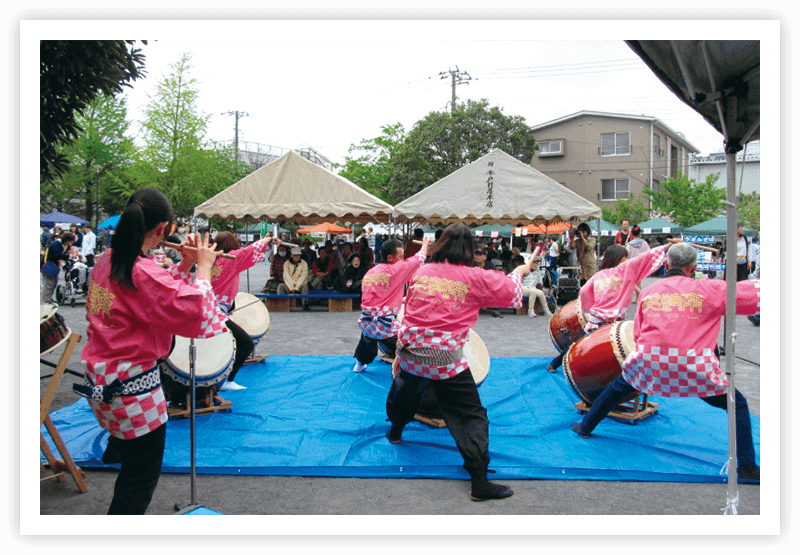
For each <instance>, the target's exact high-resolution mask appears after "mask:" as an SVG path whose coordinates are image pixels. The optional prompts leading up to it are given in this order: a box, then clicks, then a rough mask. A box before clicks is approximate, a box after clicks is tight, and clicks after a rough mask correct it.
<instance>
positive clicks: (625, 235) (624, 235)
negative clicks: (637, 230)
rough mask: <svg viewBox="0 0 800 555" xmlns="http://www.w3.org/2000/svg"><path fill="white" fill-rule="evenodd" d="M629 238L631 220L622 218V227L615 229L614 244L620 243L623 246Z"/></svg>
mask: <svg viewBox="0 0 800 555" xmlns="http://www.w3.org/2000/svg"><path fill="white" fill-rule="evenodd" d="M630 239H631V222H630V220H622V229H621V230H619V231H617V235H616V236H615V237H614V244H615V245H622V246H623V247H624V246H626V245H627V244H628V241H630Z"/></svg>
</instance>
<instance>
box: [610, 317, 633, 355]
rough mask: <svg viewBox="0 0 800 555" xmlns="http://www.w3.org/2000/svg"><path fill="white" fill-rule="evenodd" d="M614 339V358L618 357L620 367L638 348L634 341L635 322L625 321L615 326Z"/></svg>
mask: <svg viewBox="0 0 800 555" xmlns="http://www.w3.org/2000/svg"><path fill="white" fill-rule="evenodd" d="M611 333H612V337H613V338H614V342H613V345H614V356H616V357H617V360H618V361H619V363H620V365H622V363H623V362H625V359H626V358H627V357H628V355H629V354H631V353H632V352H633V350H634V349H635V348H636V342H635V341H634V340H633V322H632V321H631V320H624V321H622V322H617V323H615V324H614V330H613V331H612V332H611Z"/></svg>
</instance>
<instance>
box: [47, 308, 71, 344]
mask: <svg viewBox="0 0 800 555" xmlns="http://www.w3.org/2000/svg"><path fill="white" fill-rule="evenodd" d="M71 333H72V332H71V331H70V329H69V328H68V327H67V325H66V323H65V322H64V318H63V317H62V316H61V315H60V314H59V313H58V305H56V304H52V303H51V304H42V305H39V354H40V355H44V354H47V353H49V352H50V351H52V350H53V349H55V348H56V347H58V346H59V345H61V344H62V343H63V342H64V341H66V340H67V339H68V338H69V336H70V334H71Z"/></svg>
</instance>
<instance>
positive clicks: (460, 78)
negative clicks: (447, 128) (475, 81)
mask: <svg viewBox="0 0 800 555" xmlns="http://www.w3.org/2000/svg"><path fill="white" fill-rule="evenodd" d="M448 75H449V76H450V82H451V87H452V100H451V102H450V113H452V112H453V110H455V108H456V85H463V84H464V83H466V84H467V85H469V81H472V77H470V75H469V73H467V72H466V71H459V69H458V66H452V67H451V68H450V69H447V70H445V71H440V72H439V79H447V77H448Z"/></svg>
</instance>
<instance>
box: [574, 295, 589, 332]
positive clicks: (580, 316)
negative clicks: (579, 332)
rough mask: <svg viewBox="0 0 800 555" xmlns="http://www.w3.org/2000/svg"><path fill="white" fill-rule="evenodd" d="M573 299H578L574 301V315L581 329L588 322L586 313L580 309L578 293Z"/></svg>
mask: <svg viewBox="0 0 800 555" xmlns="http://www.w3.org/2000/svg"><path fill="white" fill-rule="evenodd" d="M575 300H576V301H578V302H576V303H575V315H576V316H577V317H578V323H579V324H580V325H581V329H584V328H586V324H588V323H589V322H588V321H587V320H586V314H584V313H583V310H582V309H581V297H580V295H578V298H577V299H575Z"/></svg>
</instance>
